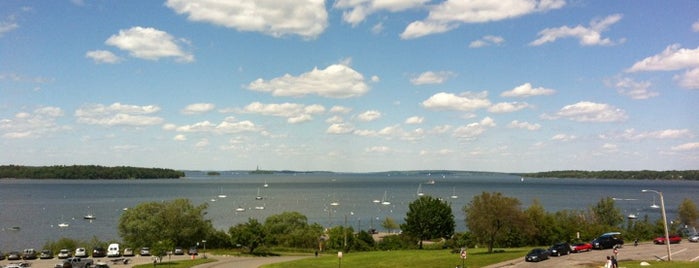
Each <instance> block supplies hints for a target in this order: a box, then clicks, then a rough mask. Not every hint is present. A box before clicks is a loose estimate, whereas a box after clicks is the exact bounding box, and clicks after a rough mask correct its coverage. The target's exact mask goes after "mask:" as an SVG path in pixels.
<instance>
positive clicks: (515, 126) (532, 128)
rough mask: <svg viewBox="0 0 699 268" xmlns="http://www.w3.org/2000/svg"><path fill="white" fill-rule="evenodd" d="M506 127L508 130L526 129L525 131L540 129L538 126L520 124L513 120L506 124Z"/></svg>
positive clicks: (525, 123) (527, 123)
mask: <svg viewBox="0 0 699 268" xmlns="http://www.w3.org/2000/svg"><path fill="white" fill-rule="evenodd" d="M507 127H509V128H521V129H526V130H538V129H540V128H541V125H540V124H532V123H529V122H520V121H518V120H513V121H512V122H510V123H509V124H507Z"/></svg>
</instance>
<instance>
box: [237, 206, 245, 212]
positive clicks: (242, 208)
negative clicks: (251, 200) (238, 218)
mask: <svg viewBox="0 0 699 268" xmlns="http://www.w3.org/2000/svg"><path fill="white" fill-rule="evenodd" d="M235 212H245V208H244V207H241V206H238V208H236V209H235Z"/></svg>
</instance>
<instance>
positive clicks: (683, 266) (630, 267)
mask: <svg viewBox="0 0 699 268" xmlns="http://www.w3.org/2000/svg"><path fill="white" fill-rule="evenodd" d="M648 263H650V266H641V261H622V262H619V267H625V268H640V267H643V268H646V267H653V268H676V267H677V268H690V267H697V265H698V264H697V263H696V262H688V261H672V262H664V261H650V262H648Z"/></svg>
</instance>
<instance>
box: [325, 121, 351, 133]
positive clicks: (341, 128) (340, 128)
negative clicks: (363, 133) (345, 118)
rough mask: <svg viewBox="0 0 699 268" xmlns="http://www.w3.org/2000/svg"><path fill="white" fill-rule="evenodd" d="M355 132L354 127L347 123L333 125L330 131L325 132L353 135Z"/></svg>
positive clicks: (329, 128)
mask: <svg viewBox="0 0 699 268" xmlns="http://www.w3.org/2000/svg"><path fill="white" fill-rule="evenodd" d="M352 131H354V126H352V125H351V124H347V123H335V124H331V125H330V126H329V127H328V129H326V130H325V133H328V134H347V133H352Z"/></svg>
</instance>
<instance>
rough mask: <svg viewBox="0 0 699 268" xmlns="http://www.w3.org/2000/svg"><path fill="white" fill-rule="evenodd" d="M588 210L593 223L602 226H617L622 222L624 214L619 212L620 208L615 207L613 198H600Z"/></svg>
mask: <svg viewBox="0 0 699 268" xmlns="http://www.w3.org/2000/svg"><path fill="white" fill-rule="evenodd" d="M590 210H591V212H592V216H593V217H594V221H595V223H597V224H599V225H602V226H603V227H609V228H619V226H620V225H621V224H622V223H624V214H622V213H621V209H619V208H617V207H616V205H615V202H614V198H611V197H606V198H602V199H600V201H599V202H597V204H596V205H594V206H592V207H591V208H590Z"/></svg>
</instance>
